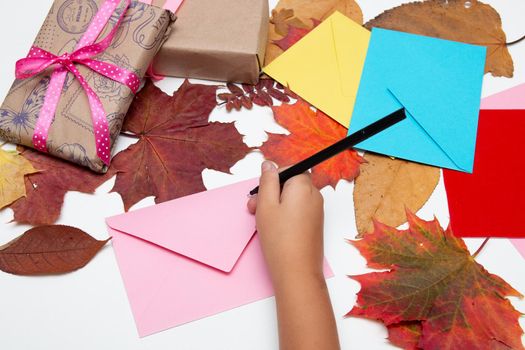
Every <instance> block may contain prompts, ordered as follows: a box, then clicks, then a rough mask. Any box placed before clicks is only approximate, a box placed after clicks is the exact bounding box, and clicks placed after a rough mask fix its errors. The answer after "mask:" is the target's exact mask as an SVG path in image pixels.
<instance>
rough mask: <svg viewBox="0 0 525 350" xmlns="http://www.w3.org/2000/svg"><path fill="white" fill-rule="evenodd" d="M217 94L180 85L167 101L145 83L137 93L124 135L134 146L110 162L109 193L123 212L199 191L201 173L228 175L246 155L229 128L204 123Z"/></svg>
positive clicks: (200, 87) (246, 149)
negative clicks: (119, 201) (152, 200)
mask: <svg viewBox="0 0 525 350" xmlns="http://www.w3.org/2000/svg"><path fill="white" fill-rule="evenodd" d="M216 90H217V87H216V86H207V85H199V84H196V85H194V84H191V83H189V82H188V81H185V82H184V83H183V84H182V86H181V87H180V88H179V90H178V91H177V92H175V94H174V95H173V96H169V95H166V94H165V93H163V92H162V91H161V90H160V89H159V88H157V87H156V86H155V85H153V83H151V82H148V83H146V86H145V87H144V88H143V89H142V90H141V91H140V92H139V93H138V94H137V96H136V97H135V101H134V102H133V104H132V105H131V108H130V110H129V112H128V115H127V117H126V120H125V123H124V126H123V130H124V132H126V133H127V134H129V135H133V136H136V137H138V138H139V141H138V142H137V143H136V144H134V145H131V146H130V147H128V148H127V149H126V150H124V151H122V152H120V153H118V154H117V155H116V156H115V158H114V159H113V162H112V169H113V170H112V171H113V172H114V173H116V174H117V179H116V182H115V186H114V187H113V189H112V192H118V193H119V194H120V195H121V197H122V200H123V202H124V207H125V209H126V210H128V209H129V208H130V207H131V206H132V205H134V204H135V203H137V202H138V201H140V200H142V199H143V198H145V197H148V196H154V197H155V202H156V203H161V202H165V201H167V200H171V199H175V198H178V197H182V196H186V195H189V194H192V193H196V192H200V191H204V190H206V188H205V187H204V183H203V182H202V171H203V170H204V169H206V168H210V169H214V170H218V171H222V172H229V170H230V168H231V167H232V166H233V165H234V164H235V163H236V162H237V161H239V160H241V159H243V158H244V157H245V156H246V154H247V153H248V152H249V151H250V148H249V147H248V146H246V145H245V144H244V143H243V137H242V136H241V135H240V134H239V132H238V131H237V129H236V128H235V126H234V125H233V124H231V123H229V124H224V123H210V122H208V118H209V115H210V113H211V111H212V110H213V109H214V108H215V106H216V105H217V100H216Z"/></svg>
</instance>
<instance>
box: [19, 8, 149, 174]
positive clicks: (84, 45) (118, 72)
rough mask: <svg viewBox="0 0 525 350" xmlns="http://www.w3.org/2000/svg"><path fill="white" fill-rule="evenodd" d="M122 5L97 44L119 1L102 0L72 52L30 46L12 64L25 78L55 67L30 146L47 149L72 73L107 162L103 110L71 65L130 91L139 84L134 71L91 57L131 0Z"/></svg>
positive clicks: (107, 39) (104, 46)
mask: <svg viewBox="0 0 525 350" xmlns="http://www.w3.org/2000/svg"><path fill="white" fill-rule="evenodd" d="M124 1H125V2H126V6H125V7H124V9H123V10H122V12H121V14H120V17H119V19H118V21H117V23H116V24H115V26H114V27H113V29H112V30H111V32H110V33H109V34H108V35H107V36H106V37H105V38H104V39H103V40H101V41H100V42H99V43H94V42H95V40H96V38H97V37H98V36H99V35H100V33H101V32H102V30H103V29H104V27H105V26H106V24H107V23H108V21H109V19H110V18H111V16H112V14H113V13H114V12H115V10H116V9H117V7H118V4H119V3H120V0H106V1H105V2H104V3H103V4H102V6H101V7H100V9H99V10H98V12H97V14H96V15H95V17H94V18H93V20H92V21H91V23H90V25H89V27H88V29H87V31H86V32H85V33H84V35H83V36H82V38H81V39H80V41H79V42H78V44H77V46H76V48H75V51H74V52H72V53H65V54H63V55H61V56H57V55H55V54H53V53H51V52H48V51H45V50H43V49H41V48H38V47H35V46H33V47H32V48H31V50H30V51H29V54H28V55H27V57H26V58H23V59H21V60H19V61H18V62H17V63H16V78H17V79H27V78H30V77H33V76H35V75H37V74H39V73H41V72H42V71H44V70H45V69H46V68H48V67H50V66H57V67H56V68H55V70H54V71H53V73H52V75H51V80H50V82H49V87H48V89H47V92H46V96H45V99H44V104H43V106H42V109H41V110H40V112H39V115H38V119H37V122H36V126H35V131H34V133H33V146H34V147H35V148H36V149H38V150H40V151H43V152H47V138H48V135H49V128H50V126H51V123H52V121H53V117H54V116H55V112H56V108H57V105H58V101H59V98H60V95H61V93H62V88H63V87H64V82H65V80H66V76H67V72H68V71H69V72H71V73H73V75H74V76H75V77H76V78H77V79H78V81H79V82H80V85H81V86H82V87H83V88H84V91H85V92H86V94H87V97H88V101H89V107H90V109H91V120H92V122H93V131H94V134H95V142H96V146H97V156H98V157H99V158H100V159H101V160H102V161H103V162H104V164H106V165H109V161H110V158H111V149H110V134H109V125H108V120H107V117H106V112H105V111H104V107H103V106H102V102H100V99H99V97H98V96H97V94H96V93H95V92H94V91H93V90H92V89H91V87H90V86H89V85H88V83H87V81H86V79H85V78H84V77H83V76H82V74H80V72H79V71H78V69H77V67H76V66H75V64H81V65H83V66H86V67H88V68H90V69H91V70H93V71H95V72H97V73H99V74H101V75H103V76H105V77H107V78H109V79H112V80H115V81H117V82H119V83H121V84H124V85H126V86H127V87H129V88H130V89H131V91H132V92H133V93H136V92H137V90H138V88H139V86H140V79H139V77H137V75H136V74H134V73H133V72H130V71H128V70H126V69H124V68H120V67H117V66H115V65H113V64H110V63H106V62H101V61H97V60H94V59H93V57H95V56H97V55H99V54H100V53H102V52H104V51H105V50H106V49H107V48H108V47H109V45H110V44H111V42H112V41H113V38H114V36H115V34H116V32H117V30H118V27H119V26H120V23H121V22H122V19H123V18H124V15H125V14H126V11H127V9H128V8H129V6H130V3H131V0H124Z"/></svg>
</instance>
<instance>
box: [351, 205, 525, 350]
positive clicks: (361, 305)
mask: <svg viewBox="0 0 525 350" xmlns="http://www.w3.org/2000/svg"><path fill="white" fill-rule="evenodd" d="M407 217H408V222H409V229H408V230H405V231H398V230H396V229H395V228H392V227H388V226H386V225H383V224H381V223H378V222H375V223H374V231H373V232H372V233H368V234H366V235H365V236H364V239H362V240H359V241H354V242H352V244H353V245H355V246H356V247H357V248H358V249H359V251H360V252H361V254H362V255H363V256H364V257H365V258H366V259H367V260H368V266H369V267H371V268H376V269H388V270H389V271H385V272H374V273H369V274H365V275H361V276H354V277H352V278H354V279H356V280H357V281H358V282H359V283H360V284H361V291H360V292H359V294H358V296H357V305H356V306H355V307H354V308H353V309H352V310H351V311H350V313H349V315H353V316H362V317H366V318H370V319H375V320H380V321H382V322H383V323H384V324H385V325H386V326H388V327H389V334H390V339H391V340H392V341H393V342H394V343H395V344H397V345H400V346H403V347H405V348H407V349H417V348H422V349H432V350H434V349H436V350H437V349H439V350H451V349H524V347H523V344H522V342H521V335H522V334H523V330H522V329H521V327H520V325H519V323H518V319H519V317H520V315H521V314H520V313H519V312H518V311H516V310H515V309H514V308H513V307H512V305H511V303H510V302H509V301H508V300H507V299H506V298H505V296H518V297H522V295H521V294H520V293H519V292H518V291H516V290H515V289H514V288H512V287H511V286H510V285H509V284H508V283H507V282H505V281H504V280H503V279H501V278H500V277H498V276H496V275H493V274H490V273H489V272H488V271H487V270H485V269H484V268H483V266H481V265H480V264H478V263H477V262H476V261H475V260H474V257H475V256H471V255H470V253H469V251H468V250H467V248H466V246H465V243H464V242H463V240H461V239H460V238H457V237H455V236H454V235H453V233H452V231H451V230H450V229H447V230H446V231H444V230H443V229H442V228H441V227H440V225H439V222H438V221H437V220H434V221H431V222H426V221H423V220H421V219H419V218H417V217H416V216H415V215H413V214H412V213H410V212H408V213H407Z"/></svg>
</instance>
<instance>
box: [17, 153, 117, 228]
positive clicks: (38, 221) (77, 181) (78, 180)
mask: <svg viewBox="0 0 525 350" xmlns="http://www.w3.org/2000/svg"><path fill="white" fill-rule="evenodd" d="M18 149H19V151H20V153H21V155H22V156H23V157H24V158H25V159H27V160H28V161H29V162H31V164H32V165H33V167H34V168H35V169H38V170H39V171H38V172H37V173H35V174H30V175H26V176H25V190H26V196H25V197H22V198H20V199H19V200H17V201H16V202H14V203H13V204H11V206H10V208H11V209H13V212H14V221H17V222H19V223H24V224H30V225H48V224H52V223H54V222H56V221H57V220H58V218H59V216H60V212H61V210H62V205H63V204H64V196H65V195H66V193H67V192H68V191H78V192H83V193H94V192H95V190H96V189H97V187H99V186H100V185H101V184H103V183H104V182H106V181H107V180H108V179H109V178H110V177H111V174H97V173H94V172H92V171H89V170H87V169H86V168H83V167H80V166H77V165H75V164H73V163H69V162H66V161H63V160H61V159H58V158H54V157H50V156H48V155H46V154H43V153H41V152H37V151H34V150H32V149H26V148H23V147H19V148H18Z"/></svg>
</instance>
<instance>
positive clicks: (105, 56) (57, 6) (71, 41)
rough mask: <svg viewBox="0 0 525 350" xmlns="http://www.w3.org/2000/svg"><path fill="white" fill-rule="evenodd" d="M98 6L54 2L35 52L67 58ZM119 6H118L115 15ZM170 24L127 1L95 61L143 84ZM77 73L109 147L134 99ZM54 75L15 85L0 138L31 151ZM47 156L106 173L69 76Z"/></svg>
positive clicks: (95, 2) (95, 1) (87, 1)
mask: <svg viewBox="0 0 525 350" xmlns="http://www.w3.org/2000/svg"><path fill="white" fill-rule="evenodd" d="M103 1H104V0H55V1H54V3H53V5H52V7H51V10H50V11H49V14H48V15H47V17H46V19H45V21H44V24H43V25H42V28H41V29H40V32H39V33H38V35H37V37H36V40H35V42H34V46H37V47H40V48H42V49H44V50H47V51H49V52H51V53H53V54H56V55H61V54H63V53H65V52H72V51H73V50H74V49H75V46H76V44H77V42H78V40H80V38H81V37H82V35H83V34H84V32H85V31H86V30H87V27H88V25H89V23H90V22H91V19H92V18H93V17H94V16H95V14H96V12H97V10H98V8H99V6H100V5H101V4H102V3H103ZM124 4H125V3H124V1H122V4H121V5H120V7H119V9H120V11H122V9H123V6H124ZM119 9H117V11H119ZM119 15H120V14H119V13H115V14H114V15H113V17H112V18H111V19H110V21H109V23H108V25H107V26H106V28H105V29H104V31H103V32H102V34H101V36H100V37H99V40H100V38H103V37H105V36H106V34H108V32H109V31H110V30H111V28H112V26H113V25H115V23H116V21H117V19H118V17H119ZM173 20H174V16H173V14H172V13H170V12H169V11H167V10H163V9H160V8H158V7H155V6H150V5H145V4H143V3H141V2H137V1H132V2H131V6H130V8H129V9H128V12H127V14H126V15H125V17H124V19H123V21H122V23H121V26H120V29H119V31H118V32H117V35H116V36H115V39H114V40H113V42H112V44H111V46H110V47H109V48H108V49H107V50H106V51H105V52H104V53H102V54H100V55H98V56H96V57H95V59H97V60H100V61H103V62H108V63H112V64H114V65H117V66H119V67H122V68H126V69H128V70H130V71H132V72H134V73H135V74H136V75H137V76H139V77H140V78H143V77H144V74H145V73H146V70H147V68H148V66H149V65H150V63H151V61H152V59H153V57H154V56H155V54H156V53H157V51H158V49H159V48H160V46H161V45H162V43H163V42H164V41H165V39H166V37H167V35H168V32H169V28H170V25H171V23H172V21H173ZM99 40H97V41H99ZM77 67H78V69H79V71H80V73H81V74H82V75H83V76H84V78H85V79H86V80H87V82H88V84H89V85H90V86H91V88H92V89H93V90H94V91H95V93H96V94H97V95H98V96H99V98H100V100H101V102H102V105H103V106H104V110H105V111H106V115H107V118H108V122H109V127H110V132H111V146H112V147H113V145H114V143H115V140H116V138H117V136H118V134H119V133H120V129H121V127H122V123H123V120H124V116H125V115H126V112H127V111H128V108H129V105H130V104H131V102H132V100H133V93H132V92H131V90H130V89H129V88H128V87H127V86H125V85H123V84H120V83H118V82H115V81H113V80H111V79H108V78H106V77H103V76H101V75H99V74H98V73H95V72H93V71H91V70H89V69H87V68H86V67H84V66H82V65H77ZM13 68H14V62H13ZM53 69H54V67H50V68H49V69H47V70H46V71H44V72H42V73H41V74H40V75H37V76H34V77H32V78H30V79H25V80H15V82H14V83H13V85H12V87H11V89H10V90H9V93H8V94H7V97H6V98H5V100H4V103H3V104H2V107H1V109H0V138H2V139H4V140H6V141H9V142H13V143H18V144H21V145H25V146H29V147H32V145H33V143H32V136H33V130H34V127H35V124H36V120H37V118H38V114H39V112H40V109H41V108H42V104H43V102H44V97H45V95H46V91H47V86H48V84H49V80H50V75H51V73H52V71H53ZM48 151H49V153H50V154H52V155H54V156H56V157H59V158H63V159H66V160H68V161H71V162H74V163H77V164H80V165H82V166H86V167H89V168H90V169H92V170H94V171H96V172H105V171H106V170H107V169H106V166H105V165H104V163H103V162H102V161H101V160H100V159H99V158H98V157H97V154H96V146H95V138H94V134H93V127H92V122H91V111H90V108H89V103H88V99H87V96H86V93H85V91H84V90H83V89H82V87H81V86H80V84H79V82H78V81H77V80H76V79H74V77H73V75H72V74H71V73H68V75H67V78H66V82H65V84H64V88H63V90H62V95H61V97H60V101H59V103H58V106H57V110H56V113H55V118H54V120H53V123H52V124H51V128H50V130H49V136H48Z"/></svg>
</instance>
